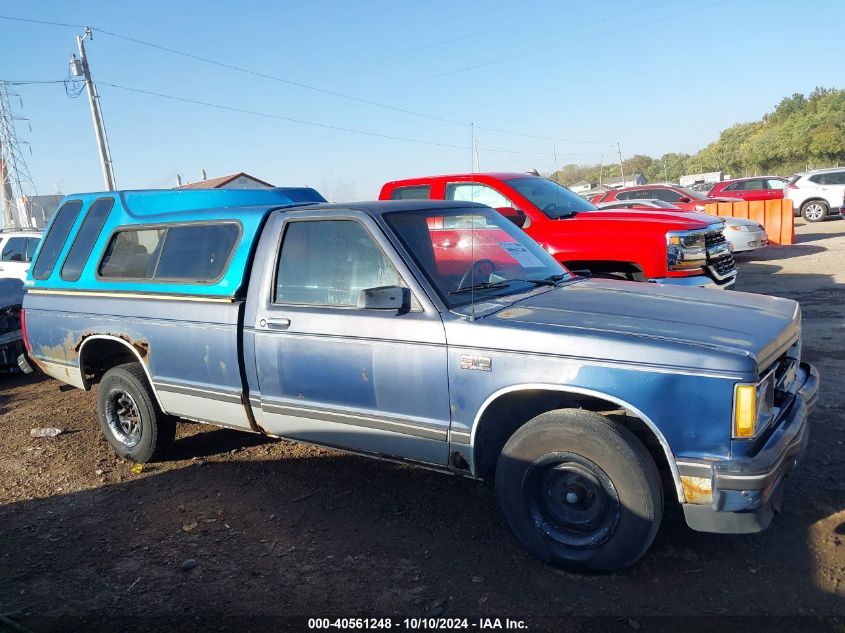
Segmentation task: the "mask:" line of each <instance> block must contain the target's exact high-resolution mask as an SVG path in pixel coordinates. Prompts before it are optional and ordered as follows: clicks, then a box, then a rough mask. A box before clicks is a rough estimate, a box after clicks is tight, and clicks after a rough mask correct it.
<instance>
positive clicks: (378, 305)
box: [358, 286, 411, 312]
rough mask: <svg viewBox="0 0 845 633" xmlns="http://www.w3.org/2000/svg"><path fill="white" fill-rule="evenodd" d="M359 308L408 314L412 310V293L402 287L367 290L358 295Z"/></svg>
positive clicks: (382, 287)
mask: <svg viewBox="0 0 845 633" xmlns="http://www.w3.org/2000/svg"><path fill="white" fill-rule="evenodd" d="M358 308H359V309H362V310H397V311H399V312H407V311H408V310H410V309H411V291H410V290H409V289H408V288H403V287H402V286H380V287H378V288H365V289H364V290H362V291H361V292H360V294H359V295H358Z"/></svg>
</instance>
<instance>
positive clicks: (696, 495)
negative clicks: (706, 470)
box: [681, 475, 713, 504]
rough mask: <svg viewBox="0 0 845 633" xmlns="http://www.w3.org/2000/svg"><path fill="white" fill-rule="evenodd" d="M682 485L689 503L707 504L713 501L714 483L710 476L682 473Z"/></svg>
mask: <svg viewBox="0 0 845 633" xmlns="http://www.w3.org/2000/svg"><path fill="white" fill-rule="evenodd" d="M681 486H682V487H683V489H684V498H685V499H686V501H687V503H697V504H707V503H710V502H712V501H713V484H712V482H711V481H710V478H709V477H692V476H690V475H681Z"/></svg>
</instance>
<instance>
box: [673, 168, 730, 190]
mask: <svg viewBox="0 0 845 633" xmlns="http://www.w3.org/2000/svg"><path fill="white" fill-rule="evenodd" d="M723 180H725V174H724V172H721V171H708V172H705V173H703V174H689V175H688V176H681V178H680V180H679V181H678V184H679V185H681V187H689V186H690V185H694V184H696V183H702V184H703V183H713V184H716V183H717V182H722V181H723Z"/></svg>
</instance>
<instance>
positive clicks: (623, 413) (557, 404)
mask: <svg viewBox="0 0 845 633" xmlns="http://www.w3.org/2000/svg"><path fill="white" fill-rule="evenodd" d="M556 409H585V410H587V411H593V412H595V413H598V414H600V415H603V416H605V417H607V418H609V419H611V420H613V421H615V422H617V423H619V424H622V425H623V426H625V427H627V428H628V430H630V431H631V432H632V433H633V434H634V435H636V436H637V439H639V440H640V442H642V443H643V445H644V446H645V447H646V449H647V450H648V452H649V454H650V455H651V457H652V459H653V460H654V463H655V464H656V465H657V468H658V470H660V471H661V472H668V473H669V475H670V477H671V471H670V468H669V462H668V461H667V458H666V453H665V452H664V450H663V447H662V446H661V444H660V441H659V440H658V439H657V436H656V435H655V434H654V432H653V431H652V430H651V429H650V428H649V426H648V425H647V424H646V422H645V421H644V420H642V419H641V418H640V417H639V416H638V415H637V414H636V413H634V412H633V411H631V410H629V409H626V408H624V407H620V405H618V404H616V403H614V402H611V401H609V400H604V399H602V398H598V397H595V396H590V395H584V394H578V393H570V392H561V391H552V390H543V389H527V390H524V391H515V392H511V393H506V394H503V395H501V396H499V397H498V398H497V399H496V400H494V401H493V402H491V403H490V405H489V406H488V407H487V408H486V409H485V410H484V413H483V414H482V416H481V419H480V420H479V421H478V426H477V427H476V429H475V442H474V448H473V451H474V453H473V458H474V461H475V474H476V475H477V476H479V477H482V478H485V479H489V478H490V477H491V476H492V474H493V472H494V470H495V468H496V462H497V461H498V459H499V455H500V454H501V452H502V449H503V448H504V446H505V444H506V443H507V441H508V439H510V437H511V436H512V435H513V434H514V433H515V432H516V431H517V429H519V428H520V427H521V426H522V425H524V424H525V423H526V422H528V421H529V420H531V419H533V418H535V417H536V416H538V415H540V414H541V413H546V412H547V411H554V410H556ZM673 488H674V484H673Z"/></svg>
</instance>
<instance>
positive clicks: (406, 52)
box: [387, 0, 671, 57]
mask: <svg viewBox="0 0 845 633" xmlns="http://www.w3.org/2000/svg"><path fill="white" fill-rule="evenodd" d="M665 1H666V2H671V0H665ZM584 6H592V2H586V3H581V4H579V5H576V6H575V7H566V11H571V10H572V9H573V8H578V9H580V8H581V7H584ZM536 21H537V20H536V17H535V16H531V17H529V18H525V19H522V20H515V21H511V22H509V23H508V24H504V25H501V26H493V27H490V28H487V29H483V30H481V31H473V32H472V33H464V34H463V35H458V36H455V37H450V38H447V39H443V40H438V41H436V42H431V43H429V44H423V45H421V46H416V47H414V48H408V49H405V50H403V51H399V52H398V53H392V54H390V55H388V56H387V57H399V56H401V55H409V54H410V53H418V52H420V51H426V50H429V49H432V48H437V47H439V46H445V45H447V44H453V43H455V42H460V41H462V40H468V39H472V38H474V37H479V36H481V35H487V34H488V33H493V32H495V31H501V30H502V29H508V30H512V29H513V27H514V26H515V25H517V24H525V23H526V22H530V23H532V24H534V23H536Z"/></svg>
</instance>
